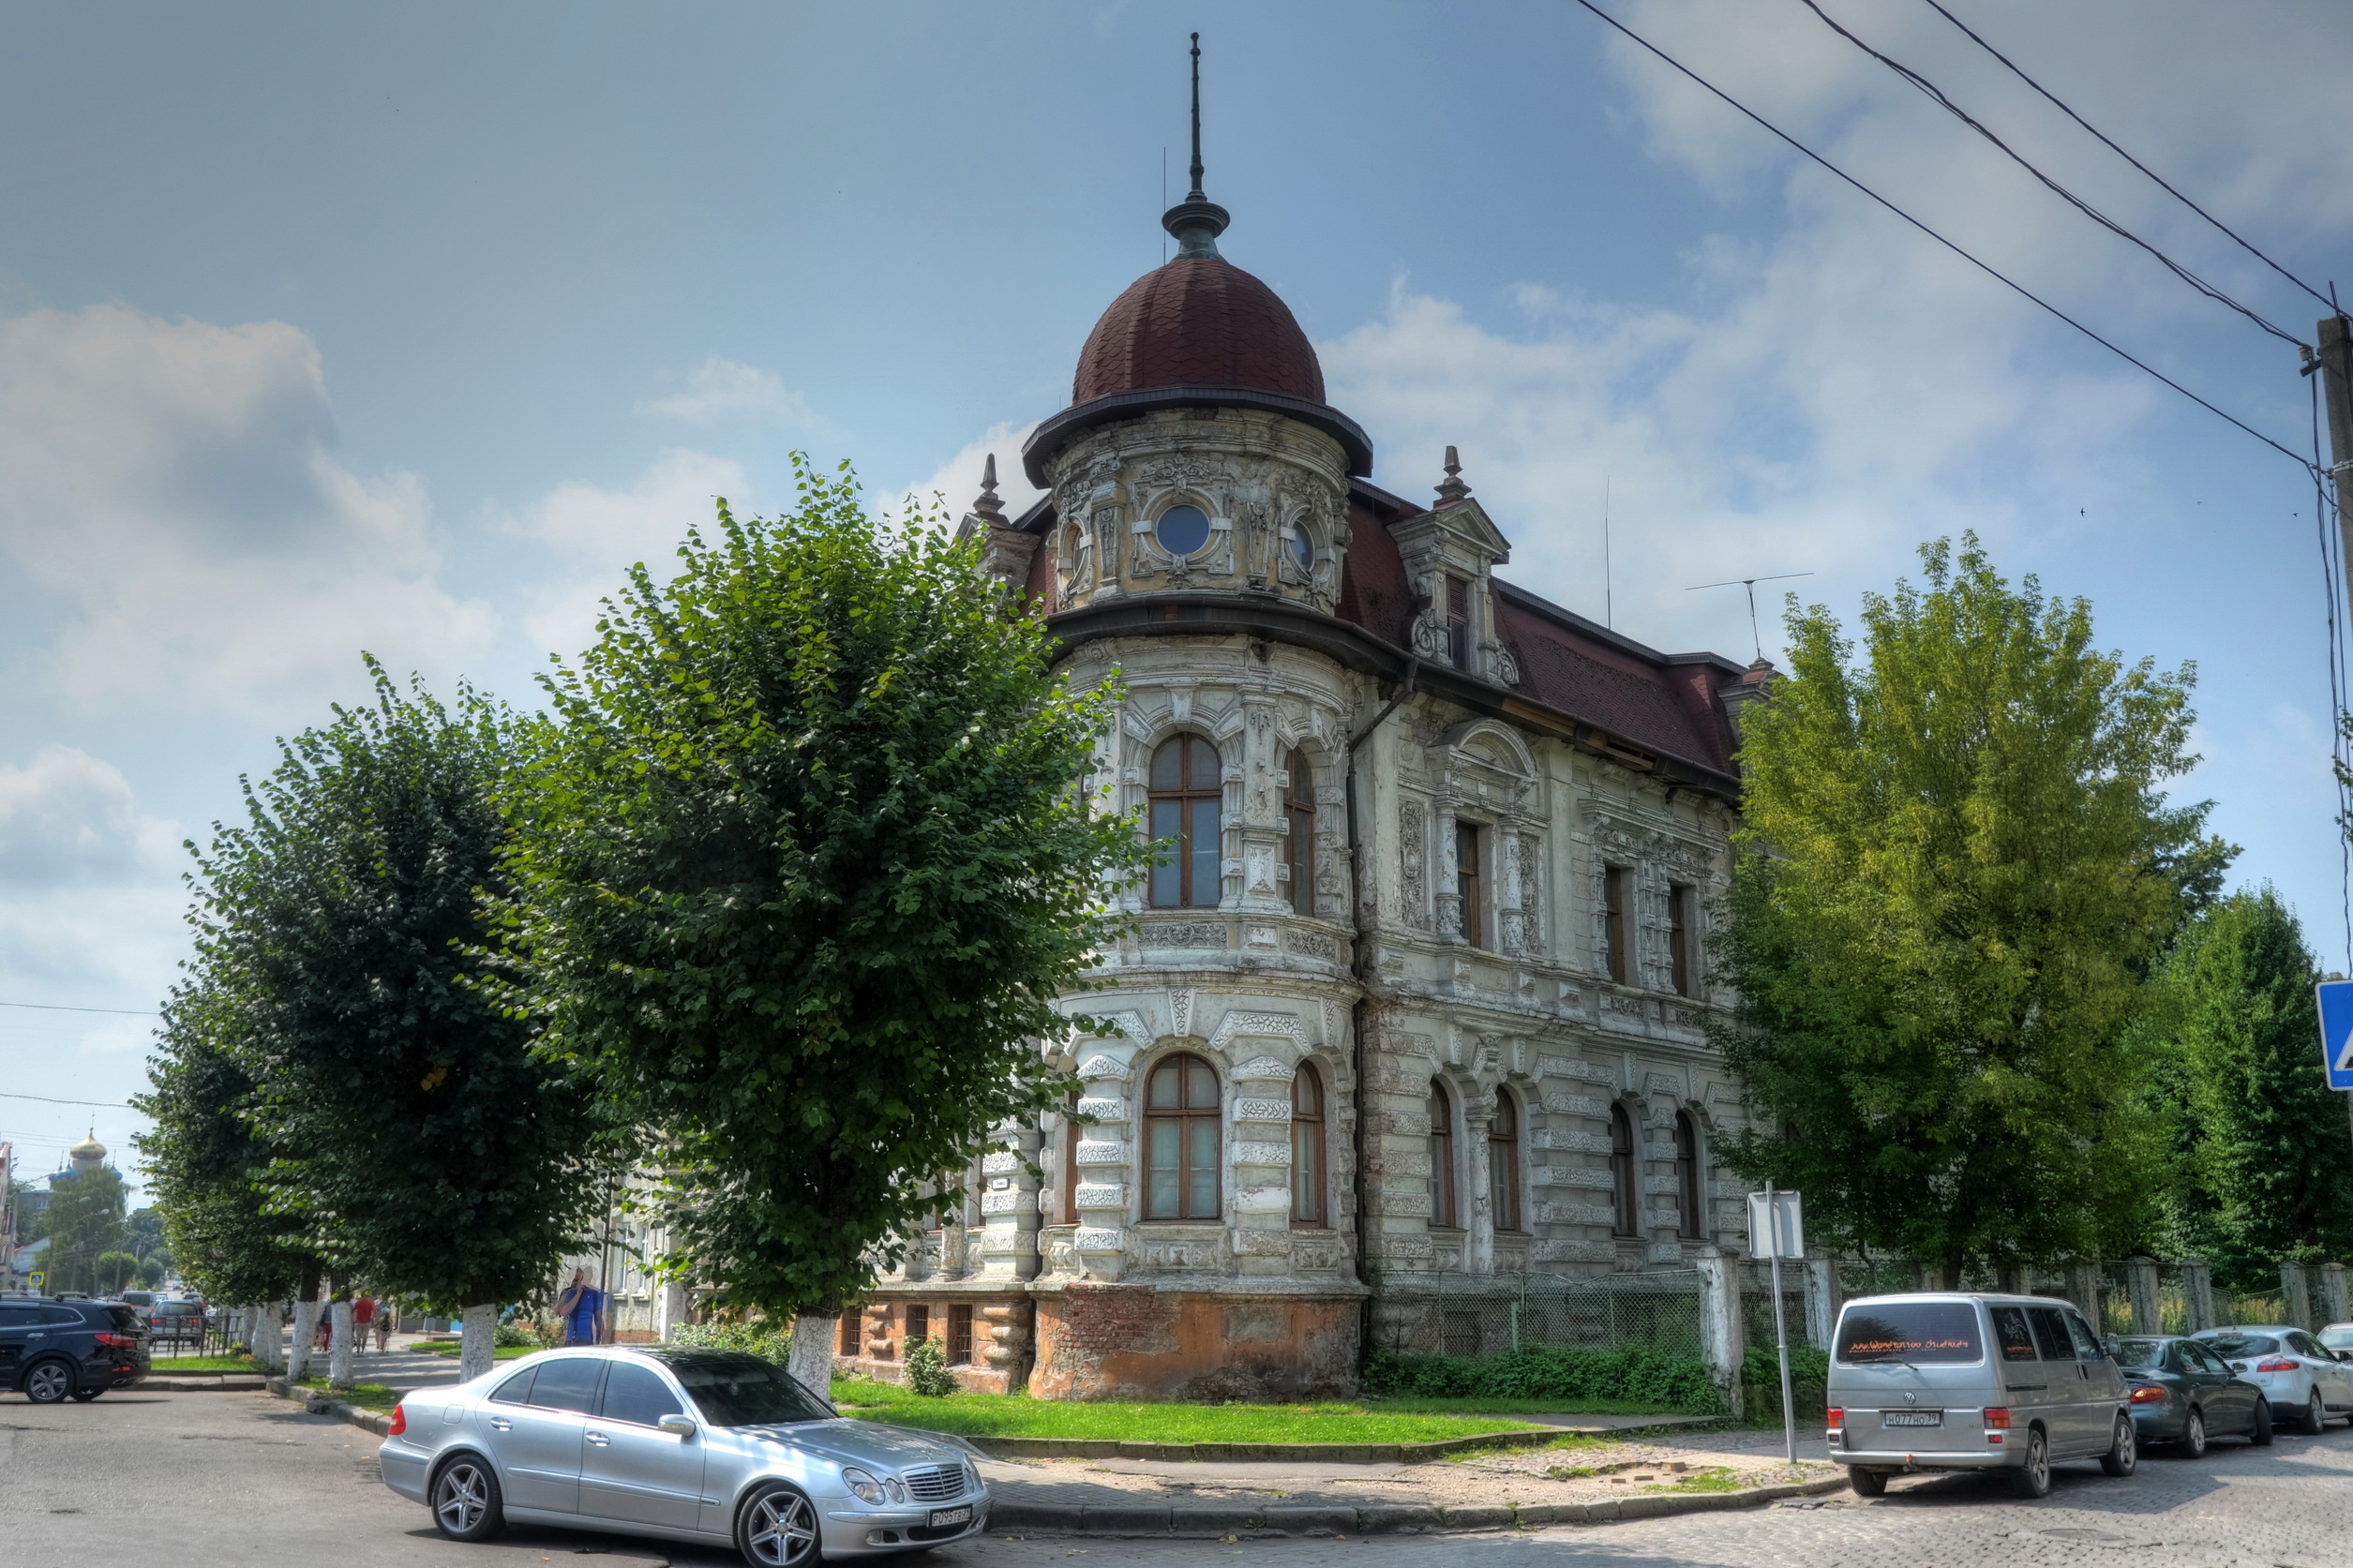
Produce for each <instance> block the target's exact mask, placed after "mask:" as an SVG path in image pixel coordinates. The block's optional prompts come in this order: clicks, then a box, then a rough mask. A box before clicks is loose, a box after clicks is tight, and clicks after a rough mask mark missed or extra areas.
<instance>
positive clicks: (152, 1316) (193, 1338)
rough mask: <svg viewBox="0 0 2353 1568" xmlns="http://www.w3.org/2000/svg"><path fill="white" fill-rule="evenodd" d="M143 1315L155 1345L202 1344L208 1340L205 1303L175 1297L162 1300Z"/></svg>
mask: <svg viewBox="0 0 2353 1568" xmlns="http://www.w3.org/2000/svg"><path fill="white" fill-rule="evenodd" d="M142 1317H143V1318H144V1319H145V1321H146V1324H147V1340H148V1343H149V1344H151V1345H172V1344H178V1345H200V1344H202V1343H203V1340H204V1304H203V1303H202V1302H201V1301H189V1300H185V1299H178V1298H174V1299H172V1300H165V1301H158V1302H157V1303H156V1304H155V1305H154V1306H153V1307H149V1308H148V1309H147V1310H146V1311H145V1312H144V1313H143V1314H142Z"/></svg>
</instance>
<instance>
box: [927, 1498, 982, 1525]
mask: <svg viewBox="0 0 2353 1568" xmlns="http://www.w3.org/2000/svg"><path fill="white" fill-rule="evenodd" d="M971 1522H972V1505H971V1504H970V1503H967V1504H965V1505H964V1506H963V1507H962V1508H935V1509H933V1510H932V1519H931V1528H932V1529H934V1530H937V1529H939V1527H940V1526H942V1525H966V1524H970V1523H971Z"/></svg>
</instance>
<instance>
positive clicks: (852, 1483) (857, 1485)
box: [842, 1465, 882, 1508]
mask: <svg viewBox="0 0 2353 1568" xmlns="http://www.w3.org/2000/svg"><path fill="white" fill-rule="evenodd" d="M842 1481H843V1483H844V1484H845V1485H846V1486H848V1487H849V1490H850V1495H851V1496H853V1497H855V1498H856V1499H857V1500H858V1501H861V1502H862V1503H864V1504H865V1505H866V1506H867V1507H869V1508H879V1507H881V1506H882V1483H881V1482H879V1481H877V1480H876V1479H875V1478H874V1477H873V1476H871V1475H868V1474H867V1473H866V1472H865V1471H862V1470H860V1469H859V1468H858V1467H857V1466H855V1465H844V1466H843V1467H842Z"/></svg>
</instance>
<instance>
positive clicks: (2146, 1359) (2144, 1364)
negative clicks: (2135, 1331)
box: [2114, 1339, 2166, 1372]
mask: <svg viewBox="0 0 2353 1568" xmlns="http://www.w3.org/2000/svg"><path fill="white" fill-rule="evenodd" d="M2114 1349H2115V1351H2116V1364H2117V1365H2118V1366H2121V1367H2122V1368H2124V1370H2126V1371H2127V1372H2161V1371H2163V1370H2165V1364H2166V1342H2165V1341H2164V1340H2162V1339H2119V1340H2117V1341H2116V1343H2115V1346H2114Z"/></svg>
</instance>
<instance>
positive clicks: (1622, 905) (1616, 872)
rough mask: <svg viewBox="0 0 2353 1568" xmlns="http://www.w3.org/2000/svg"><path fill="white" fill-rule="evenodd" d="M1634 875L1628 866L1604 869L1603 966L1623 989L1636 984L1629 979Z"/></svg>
mask: <svg viewBox="0 0 2353 1568" xmlns="http://www.w3.org/2000/svg"><path fill="white" fill-rule="evenodd" d="M1633 882H1634V873H1633V872H1632V871H1630V870H1628V869H1627V868H1626V867H1625V866H1604V867H1602V868H1601V963H1602V968H1603V970H1604V971H1605V972H1606V973H1607V974H1608V975H1609V977H1610V978H1611V979H1612V980H1614V981H1616V982H1617V983H1618V984H1619V985H1630V984H1632V983H1633V982H1632V981H1631V980H1629V979H1627V978H1626V977H1627V976H1628V975H1629V974H1630V973H1632V971H1633V967H1634V965H1633V963H1632V962H1631V960H1632V958H1633V954H1632V953H1631V952H1629V951H1628V950H1627V942H1626V936H1627V932H1628V925H1627V921H1626V895H1627V892H1628V891H1629V889H1631V888H1632V886H1633Z"/></svg>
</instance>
